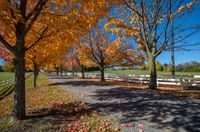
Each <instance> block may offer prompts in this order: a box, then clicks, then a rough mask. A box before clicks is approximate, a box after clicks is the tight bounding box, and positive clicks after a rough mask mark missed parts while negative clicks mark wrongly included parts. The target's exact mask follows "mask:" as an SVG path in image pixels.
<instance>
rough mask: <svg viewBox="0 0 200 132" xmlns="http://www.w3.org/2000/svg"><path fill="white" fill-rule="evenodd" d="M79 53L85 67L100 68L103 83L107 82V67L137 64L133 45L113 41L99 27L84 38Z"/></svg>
mask: <svg viewBox="0 0 200 132" xmlns="http://www.w3.org/2000/svg"><path fill="white" fill-rule="evenodd" d="M77 53H78V55H79V58H80V60H81V61H82V63H83V64H84V65H86V66H91V65H96V66H98V67H99V68H100V72H101V81H105V76H104V70H105V68H106V67H110V66H127V65H133V64H134V63H135V62H136V56H135V53H134V51H133V48H132V46H131V45H129V44H128V43H126V42H121V41H111V40H110V39H109V38H108V33H107V32H106V31H104V30H102V29H100V28H99V26H97V28H94V29H93V30H92V31H91V32H90V33H89V35H88V37H85V38H84V40H83V43H82V45H81V46H80V48H79V51H78V52H77ZM138 56H139V55H138Z"/></svg>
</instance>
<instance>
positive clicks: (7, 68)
mask: <svg viewBox="0 0 200 132" xmlns="http://www.w3.org/2000/svg"><path fill="white" fill-rule="evenodd" d="M2 69H3V71H6V72H13V71H14V66H13V64H12V62H10V61H7V62H6V63H5V64H4V65H3V67H2Z"/></svg>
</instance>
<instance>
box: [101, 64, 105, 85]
mask: <svg viewBox="0 0 200 132" xmlns="http://www.w3.org/2000/svg"><path fill="white" fill-rule="evenodd" d="M100 71H101V82H105V76H104V67H101V68H100Z"/></svg>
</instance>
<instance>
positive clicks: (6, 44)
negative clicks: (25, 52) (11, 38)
mask: <svg viewBox="0 0 200 132" xmlns="http://www.w3.org/2000/svg"><path fill="white" fill-rule="evenodd" d="M0 41H1V42H2V44H3V45H4V46H5V47H6V48H7V49H8V50H10V51H11V52H12V53H13V54H15V53H16V51H15V49H14V47H13V46H11V44H9V43H8V42H7V41H6V40H5V39H4V38H3V37H2V36H1V34H0Z"/></svg>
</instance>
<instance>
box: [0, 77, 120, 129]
mask: <svg viewBox="0 0 200 132" xmlns="http://www.w3.org/2000/svg"><path fill="white" fill-rule="evenodd" d="M32 80H33V78H32V77H30V78H28V79H27V80H26V115H27V118H26V119H25V120H20V121H14V120H12V118H11V117H10V114H11V112H12V105H13V93H12V94H10V95H8V96H7V97H5V98H3V99H2V100H0V131H39V132H41V131H66V132H71V131H80V130H82V131H101V132H105V131H110V132H112V131H114V129H115V128H114V126H112V125H111V124H109V121H106V120H105V119H104V118H103V117H101V116H100V115H98V113H97V112H96V111H93V110H92V109H91V108H90V107H89V106H88V105H86V104H84V103H82V102H80V101H76V100H75V99H74V98H73V96H72V95H70V94H69V93H67V92H65V91H64V90H63V89H62V88H59V87H56V86H51V85H49V84H50V83H51V82H49V81H48V79H47V78H46V77H45V76H43V75H40V76H39V78H38V81H37V85H38V87H36V88H34V87H32ZM117 130H118V129H117Z"/></svg>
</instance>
